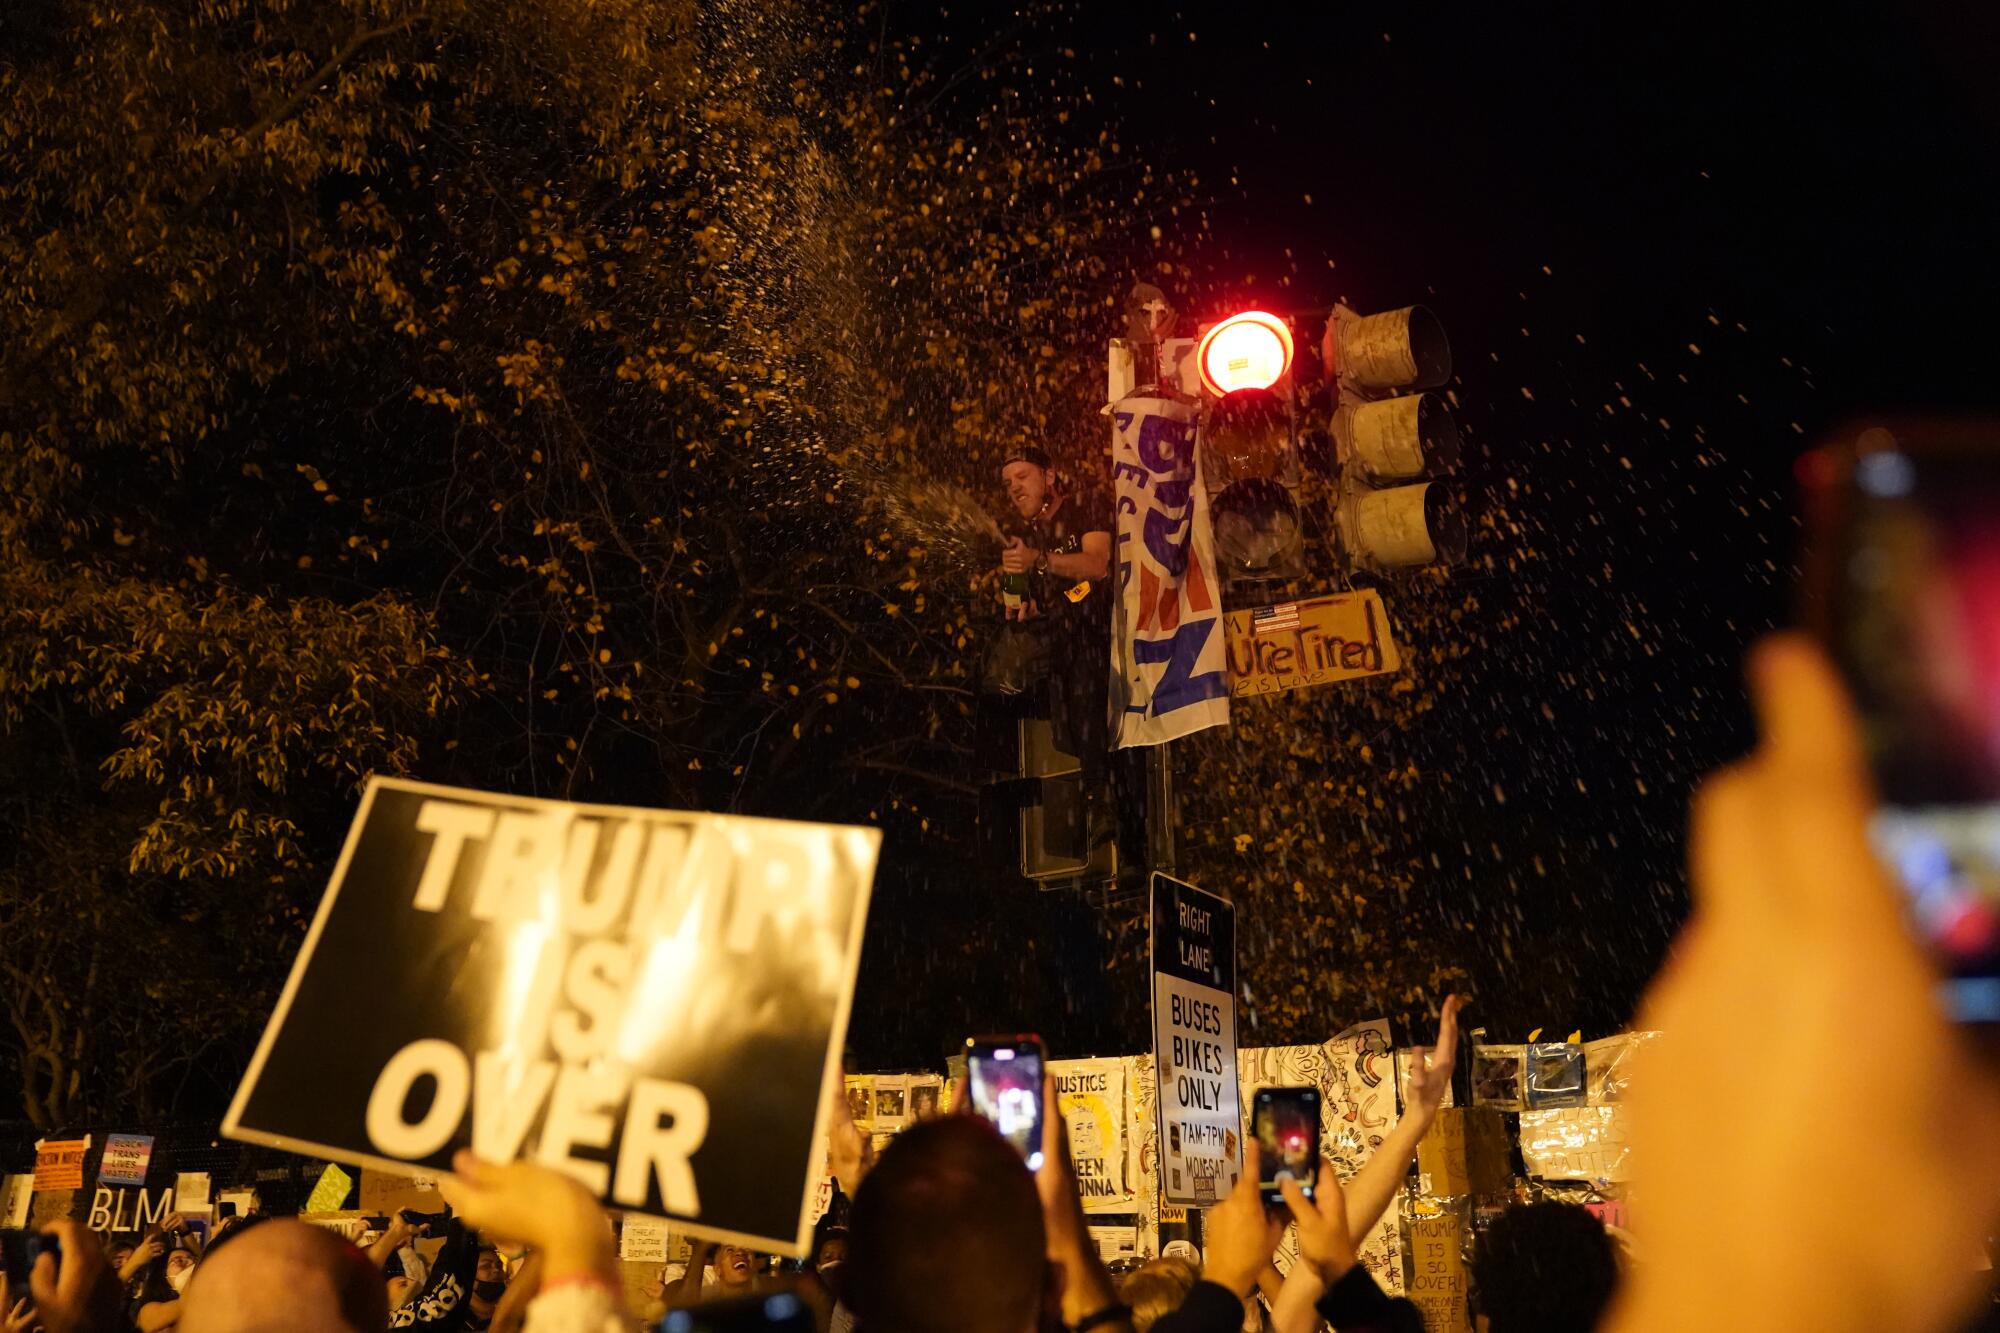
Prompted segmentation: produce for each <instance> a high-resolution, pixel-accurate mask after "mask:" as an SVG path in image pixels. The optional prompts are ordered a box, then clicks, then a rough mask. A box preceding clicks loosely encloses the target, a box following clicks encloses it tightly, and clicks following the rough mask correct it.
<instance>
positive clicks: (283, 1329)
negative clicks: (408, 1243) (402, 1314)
mask: <svg viewBox="0 0 2000 1333" xmlns="http://www.w3.org/2000/svg"><path fill="white" fill-rule="evenodd" d="M388 1322H389V1306H388V1297H387V1294H386V1287H385V1285H384V1283H383V1281H382V1274H381V1273H379V1272H377V1271H376V1269H375V1265H373V1264H371V1263H369V1262H368V1258H367V1256H366V1255H364V1254H362V1253H361V1251H359V1250H357V1249H355V1248H354V1247H353V1246H352V1245H349V1244H348V1243H347V1242H346V1241H344V1240H342V1239H341V1238H340V1237H338V1236H336V1235H334V1234H333V1233H332V1232H330V1231H327V1230H325V1229H324V1228H321V1227H316V1226H311V1225H309V1224H307V1223H305V1222H295V1221H291V1220H289V1219H286V1220H283V1221H274V1222H266V1223H264V1224H262V1225H261V1226H256V1227H252V1228H250V1229H249V1230H247V1231H245V1232H244V1233H243V1234H242V1235H240V1236H234V1237H231V1238H230V1241H229V1243H228V1244H227V1245H218V1246H217V1247H216V1249H215V1252H214V1253H213V1254H211V1255H210V1256H209V1257H208V1258H207V1259H206V1260H205V1261H203V1263H202V1264H201V1266H200V1267H198V1268H196V1269H195V1273H194V1280H193V1281H192V1282H190V1283H188V1288H187V1294H186V1295H184V1296H183V1297H182V1298H181V1317H180V1325H179V1333H265V1331H266V1330H268V1331H269V1333H381V1330H382V1329H383V1328H385V1327H387V1325H388Z"/></svg>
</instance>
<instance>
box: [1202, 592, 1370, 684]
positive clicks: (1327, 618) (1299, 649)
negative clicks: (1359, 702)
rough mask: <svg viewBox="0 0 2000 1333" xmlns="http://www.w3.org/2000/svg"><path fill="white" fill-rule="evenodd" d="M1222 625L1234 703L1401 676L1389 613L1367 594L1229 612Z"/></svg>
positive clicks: (1338, 596) (1352, 593)
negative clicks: (1226, 637)
mask: <svg viewBox="0 0 2000 1333" xmlns="http://www.w3.org/2000/svg"><path fill="white" fill-rule="evenodd" d="M1223 623H1224V625H1225V626H1226V627H1227V631H1228V635H1229V692H1230V693H1231V694H1232V695H1235V696H1236V697H1237V698H1239V699H1241V698H1247V697H1249V696H1252V695H1258V694H1279V693H1282V692H1284V691H1285V690H1301V689H1306V688H1308V687H1310V686H1313V685H1333V684H1337V683H1339V682H1340V681H1344V680H1359V679H1361V678H1362V677H1363V676H1381V675H1386V674H1388V673H1389V672H1392V671H1401V670H1402V669H1403V658H1402V655H1401V654H1400V653H1398V652H1397V651H1396V641H1395V639H1394V638H1393V637H1391V635H1390V631H1389V610H1388V608H1387V607H1385V606H1384V605H1383V604H1382V594H1380V593H1378V592H1376V591H1375V590H1374V589H1373V588H1364V589H1362V590H1361V591H1360V592H1344V593H1338V594H1336V595H1334V596H1331V597H1308V598H1306V599H1305V600H1304V601H1301V602H1281V603H1279V604H1278V605H1277V606H1260V607H1257V608H1255V609H1254V610H1248V611H1231V612H1230V613H1229V614H1228V615H1227V616H1225V617H1224V618H1223Z"/></svg>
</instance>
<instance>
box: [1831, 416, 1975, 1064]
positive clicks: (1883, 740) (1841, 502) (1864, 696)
mask: <svg viewBox="0 0 2000 1333" xmlns="http://www.w3.org/2000/svg"><path fill="white" fill-rule="evenodd" d="M1799 476H1800V480H1801V482H1802V484H1803V485H1804V487H1805V491H1806V502H1807V503H1806V518H1807V528H1808V534H1809V541H1810V547H1809V550H1808V555H1807V562H1806V572H1807V589H1806V620H1807V623H1808V625H1809V626H1810V627H1811V628H1812V629H1813V630H1814V632H1815V633H1816V634H1817V635H1818V636H1819V639H1820V641H1821V642H1822V643H1823V644H1824V645H1825V646H1826V648H1827V650H1828V652H1829V654H1830V655H1831V656H1832V658H1833V660H1834V662H1835V663H1836V664H1837V665H1838V666H1839V668H1840V671H1841V673H1842V674H1843V675H1844V676H1845V677H1846V679H1847V684H1848V687H1849V689H1850V691H1851V692H1852V694H1853V696H1854V702H1855V706H1856V708H1857V709H1858V710H1859V712H1860V716H1861V725H1862V732H1863V739H1864V743H1865V744H1866V746H1867V750H1868V757H1869V760H1870V763H1871V765H1872V766H1873V768H1874V775H1875V783H1876V788H1877V791H1878V792H1879V794H1880V797H1881V805H1880V807H1879V809H1878V811H1877V814H1876V816H1875V820H1874V824H1873V827H1872V828H1871V829H1870V830H1869V833H1870V837H1871V840H1872V841H1873V842H1874V844H1875V848H1876V850H1877V852H1878V853H1879V855H1880V856H1881V857H1882V859H1883V861H1884V862H1885V864H1886V865H1887V866H1888V868H1889V869H1890V871H1891V872H1892V873H1893V874H1894V875H1895V876H1896V878H1897V879H1898V880H1899V881H1900V882H1901V884H1902V887H1903V889H1904V892H1905V894H1906V897H1907V899H1908V905H1909V916H1910V920H1911V922H1912V924H1913V926H1914V928H1915V930H1916V932H1917V934H1918V936H1919V937H1920V938H1921V939H1922V941H1923V942H1924V944H1925V945H1926V946H1927V947H1928V948H1929V949H1930V951H1931V954H1932V956H1933V958H1934V959H1935V960H1936V962H1937V965H1938V967H1939V969H1940V971H1941V972H1942V974H1943V977H1944V982H1943V985H1944V995H1943V999H1944V1003H1945V1005H1946V1007H1947V1009H1948V1010H1949V1012H1950V1013H1951V1015H1952V1016H1953V1017H1954V1018H1955V1019H1957V1020H1958V1021H1959V1022H1962V1023H1966V1024H1973V1025H1983V1026H1988V1027H1990V1028H1992V1029H1993V1030H1994V1031H2000V421H1994V422H1988V423H1984V424H1979V423H1973V422H1966V421H1950V420H1937V421H1907V422H1884V423H1878V424H1868V425H1865V426H1862V427H1859V428H1857V429H1854V430H1851V431H1848V432H1844V433H1842V434H1841V435H1839V436H1837V437H1835V438H1834V439H1833V440H1832V441H1830V442H1829V443H1827V444H1826V445H1824V446H1822V447H1821V448H1820V449H1818V450H1816V451H1814V452H1813V453H1811V454H1808V455H1806V457H1805V458H1804V459H1802V460H1801V461H1800V465H1799Z"/></svg>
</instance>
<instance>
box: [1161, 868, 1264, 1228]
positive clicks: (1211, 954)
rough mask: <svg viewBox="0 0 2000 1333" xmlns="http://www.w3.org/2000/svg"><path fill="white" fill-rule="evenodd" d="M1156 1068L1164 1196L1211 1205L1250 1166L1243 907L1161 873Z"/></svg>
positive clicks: (1173, 1200) (1169, 1199)
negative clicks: (1239, 1016)
mask: <svg viewBox="0 0 2000 1333" xmlns="http://www.w3.org/2000/svg"><path fill="white" fill-rule="evenodd" d="M1153 1068H1154V1071H1155V1073H1156V1074H1157V1076H1158V1095H1157V1096H1156V1097H1155V1098H1154V1104H1155V1106H1157V1107H1158V1115H1159V1130H1160V1138H1159V1144H1160V1196H1161V1198H1162V1199H1163V1200H1164V1201H1165V1202H1167V1203H1178V1204H1189V1203H1191V1204H1199V1205H1201V1206H1202V1207H1209V1206H1211V1205H1213V1204H1215V1203H1216V1202H1218V1201H1219V1200H1220V1199H1221V1198H1222V1197H1223V1196H1224V1195H1226V1194H1228V1193H1229V1191H1230V1190H1231V1189H1233V1188H1235V1185H1236V1177H1237V1176H1238V1175H1239V1174H1240V1173H1241V1171H1242V1162H1243V1153H1242V1148H1243V1145H1242V1143H1241V1133H1242V1126H1243V1112H1242V1110H1241V1107H1240V1106H1239V1104H1238V1098H1237V1089H1236V909H1235V908H1233V907H1231V906H1230V905H1229V903H1228V902H1227V901H1226V900H1225V899H1222V898H1218V897H1216V896H1215V895H1214V894H1212V893H1204V892H1203V891H1202V890H1200V889H1197V888H1196V887H1194V885H1192V884H1185V883H1182V882H1181V881H1180V880H1177V879H1174V878H1173V877H1172V876H1170V875H1162V874H1159V873H1157V872H1155V873H1154V875H1153Z"/></svg>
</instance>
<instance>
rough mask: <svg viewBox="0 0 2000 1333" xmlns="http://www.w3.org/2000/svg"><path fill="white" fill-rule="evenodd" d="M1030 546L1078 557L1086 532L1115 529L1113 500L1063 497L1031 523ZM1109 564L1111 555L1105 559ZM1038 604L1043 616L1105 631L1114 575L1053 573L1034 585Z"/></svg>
mask: <svg viewBox="0 0 2000 1333" xmlns="http://www.w3.org/2000/svg"><path fill="white" fill-rule="evenodd" d="M1029 528H1030V529H1031V531H1032V534H1033V535H1032V536H1030V538H1029V544H1030V545H1032V546H1034V547H1036V548H1037V549H1039V550H1042V551H1046V552H1047V553H1048V554H1050V555H1074V554H1075V553H1076V552H1078V551H1081V550H1082V549H1083V534H1085V533H1086V532H1102V533H1105V534H1106V535H1109V534H1110V533H1112V531H1113V530H1114V525H1113V523H1112V520H1111V502H1110V501H1109V500H1107V499H1105V498H1104V496H1102V495H1100V494H1098V493H1097V492H1096V491H1085V490H1079V491H1077V492H1075V493H1073V494H1070V495H1065V496H1064V497H1063V499H1062V503H1061V504H1059V505H1054V506H1052V507H1050V508H1049V509H1048V510H1047V511H1045V512H1044V513H1043V514H1042V515H1041V516H1040V517H1039V518H1037V519H1035V520H1034V521H1033V522H1032V523H1030V524H1029ZM1106 563H1107V564H1108V563H1109V557H1108V556H1107V557H1106ZM1035 602H1036V604H1037V605H1039V606H1040V607H1041V608H1042V614H1043V615H1047V616H1053V617H1055V619H1056V622H1057V623H1058V624H1059V625H1064V626H1065V627H1068V628H1075V629H1083V628H1086V627H1087V628H1092V629H1097V628H1102V627H1104V626H1106V625H1109V624H1110V623H1111V577H1110V573H1109V571H1108V570H1107V572H1106V574H1105V577H1103V578H1101V579H1068V578H1063V577H1062V576H1060V575H1058V574H1056V573H1055V572H1054V571H1050V572H1049V573H1047V574H1043V575H1040V576H1038V577H1037V579H1036V581H1035Z"/></svg>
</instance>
